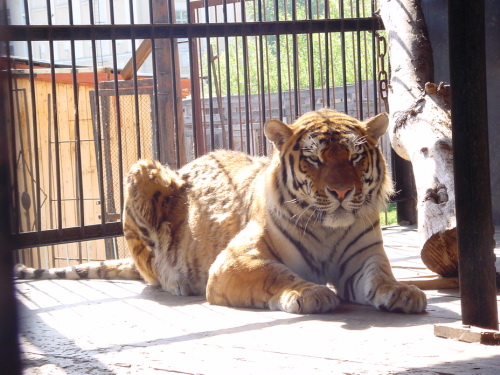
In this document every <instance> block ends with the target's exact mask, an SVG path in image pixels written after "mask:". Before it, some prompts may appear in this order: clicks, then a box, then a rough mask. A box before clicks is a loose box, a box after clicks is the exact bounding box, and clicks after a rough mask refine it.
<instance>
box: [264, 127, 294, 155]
mask: <svg viewBox="0 0 500 375" xmlns="http://www.w3.org/2000/svg"><path fill="white" fill-rule="evenodd" d="M264 133H265V134H266V137H267V139H269V140H270V141H271V142H273V143H274V145H275V146H276V148H277V149H278V150H280V151H281V148H282V147H283V144H284V143H285V142H286V141H287V140H288V138H290V136H291V135H292V134H293V131H292V129H290V127H289V126H288V125H287V124H285V123H284V122H281V121H279V120H269V121H267V122H266V125H264Z"/></svg>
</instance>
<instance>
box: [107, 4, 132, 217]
mask: <svg viewBox="0 0 500 375" xmlns="http://www.w3.org/2000/svg"><path fill="white" fill-rule="evenodd" d="M109 18H110V24H111V26H114V25H115V9H114V6H113V0H110V1H109ZM111 50H112V54H113V80H114V90H115V112H116V140H117V146H118V151H117V154H118V159H119V160H118V181H123V138H122V116H121V108H122V106H121V102H120V87H119V84H118V61H117V58H116V54H117V51H116V39H114V38H112V39H111ZM134 54H135V50H134V51H133V52H132V55H133V56H134ZM133 70H134V77H135V76H136V75H137V73H136V72H137V70H136V62H135V57H134V58H133ZM135 78H136V79H137V77H135ZM134 89H137V80H135V81H134ZM135 94H136V95H135V96H136V97H137V91H135ZM136 109H137V107H136ZM110 125H111V124H110V122H108V126H110ZM107 134H108V136H110V134H111V129H108V132H107ZM138 138H140V137H139V134H138ZM110 141H111V140H110V139H108V140H105V145H110ZM136 145H137V149H138V151H137V152H138V155H140V139H139V140H138V141H137V143H136ZM108 154H109V167H108V168H106V169H107V173H106V174H107V176H109V177H108V178H107V182H108V191H107V195H108V199H107V200H109V202H108V201H106V202H105V207H108V209H109V212H116V206H115V194H114V189H113V188H112V187H111V186H112V183H113V181H112V180H113V171H112V160H111V150H110V151H109V153H108ZM118 186H119V187H120V188H119V207H123V204H124V192H123V184H122V183H120V184H118Z"/></svg>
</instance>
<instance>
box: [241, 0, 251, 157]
mask: <svg viewBox="0 0 500 375" xmlns="http://www.w3.org/2000/svg"><path fill="white" fill-rule="evenodd" d="M240 4H241V22H246V15H245V0H241V3H240ZM242 39H243V40H242V41H243V87H244V88H245V126H246V127H245V130H246V133H245V134H246V152H247V153H248V154H250V152H251V144H250V141H251V134H250V113H249V111H250V109H249V108H250V103H249V98H248V95H249V94H248V90H249V82H248V78H249V77H248V39H247V37H246V36H245V35H244V36H243V37H242Z"/></svg>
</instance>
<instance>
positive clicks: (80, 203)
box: [68, 1, 85, 238]
mask: <svg viewBox="0 0 500 375" xmlns="http://www.w3.org/2000/svg"><path fill="white" fill-rule="evenodd" d="M68 11H69V24H70V26H73V25H74V19H73V2H71V1H69V2H68ZM70 48H71V68H72V69H71V73H72V74H71V76H72V81H73V107H74V114H75V164H76V166H75V167H76V178H77V181H76V183H77V195H78V196H77V197H76V198H77V212H78V216H79V224H80V236H81V237H82V238H83V237H84V232H85V205H84V199H83V198H84V193H83V179H82V152H81V137H80V105H79V102H78V96H79V95H78V88H79V87H78V79H77V72H76V52H75V40H74V39H71V40H70Z"/></svg>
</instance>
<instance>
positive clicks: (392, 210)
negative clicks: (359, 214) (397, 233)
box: [380, 203, 398, 225]
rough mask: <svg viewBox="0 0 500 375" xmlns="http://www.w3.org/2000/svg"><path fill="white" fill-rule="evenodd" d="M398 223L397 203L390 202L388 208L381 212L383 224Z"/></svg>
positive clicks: (381, 222)
mask: <svg viewBox="0 0 500 375" xmlns="http://www.w3.org/2000/svg"><path fill="white" fill-rule="evenodd" d="M397 223H398V216H397V212H396V203H389V204H388V205H387V209H386V211H384V212H381V213H380V224H381V225H392V224H397Z"/></svg>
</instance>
